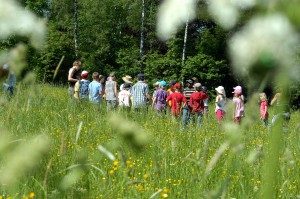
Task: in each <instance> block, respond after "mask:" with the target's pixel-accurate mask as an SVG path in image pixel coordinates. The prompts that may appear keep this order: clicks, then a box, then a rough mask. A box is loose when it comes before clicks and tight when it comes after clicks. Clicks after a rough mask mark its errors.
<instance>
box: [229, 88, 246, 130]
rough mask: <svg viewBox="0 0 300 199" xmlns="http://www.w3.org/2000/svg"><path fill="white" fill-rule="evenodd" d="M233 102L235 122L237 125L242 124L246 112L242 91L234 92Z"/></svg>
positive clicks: (236, 90)
mask: <svg viewBox="0 0 300 199" xmlns="http://www.w3.org/2000/svg"><path fill="white" fill-rule="evenodd" d="M232 101H233V104H234V108H233V121H234V122H235V123H237V124H240V123H241V118H242V116H243V113H244V110H245V107H244V101H243V100H242V91H241V90H240V89H235V90H234V97H233V100H232Z"/></svg>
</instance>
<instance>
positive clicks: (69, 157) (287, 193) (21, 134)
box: [0, 85, 300, 198]
mask: <svg viewBox="0 0 300 199" xmlns="http://www.w3.org/2000/svg"><path fill="white" fill-rule="evenodd" d="M1 96H2V97H1V98H2V99H3V100H2V101H3V103H2V105H1V106H0V109H1V110H0V118H1V121H2V124H1V128H0V130H1V143H0V154H1V156H0V157H1V160H0V162H1V169H0V175H1V179H0V195H3V196H4V198H5V197H8V196H10V197H12V198H26V197H29V196H30V193H31V194H32V193H34V195H35V196H34V197H36V198H261V194H262V185H263V184H265V183H271V184H272V185H274V186H276V190H277V191H276V193H274V196H275V197H276V198H297V197H299V195H300V192H299V190H300V187H299V178H298V177H299V176H300V161H299V158H298V157H297V154H299V153H300V147H299V143H300V142H299V141H300V136H299V133H298V132H299V119H300V118H299V115H300V114H299V112H293V113H292V116H291V121H290V123H289V127H288V130H287V132H285V133H282V132H281V131H280V132H276V133H281V135H280V136H281V138H282V139H281V143H280V145H281V146H280V147H279V154H280V155H279V156H280V158H279V165H280V167H279V168H278V169H277V170H276V174H275V175H276V176H277V177H276V178H274V180H276V183H273V182H264V181H263V180H262V179H263V178H262V177H263V175H264V172H266V170H265V169H263V168H264V158H265V157H266V149H267V147H268V145H269V141H268V140H269V138H270V136H271V135H272V134H271V133H268V130H267V129H266V128H264V127H263V125H262V123H261V122H260V121H259V107H258V106H257V107H255V106H254V107H253V106H251V109H248V110H246V113H248V115H247V116H246V118H247V117H248V118H251V122H249V121H246V118H245V123H244V124H243V125H244V126H243V128H241V127H240V126H238V127H237V126H234V125H233V124H231V123H230V122H224V125H219V124H218V123H217V122H216V120H215V116H214V113H213V109H214V107H213V106H214V105H213V104H211V105H210V106H211V107H210V113H209V115H208V116H207V117H206V118H205V119H204V121H203V125H202V127H201V128H200V129H197V128H196V127H195V126H194V125H190V126H189V127H188V128H187V129H186V130H184V131H182V130H181V122H180V121H173V120H171V119H170V118H169V117H168V116H160V117H159V116H157V115H156V114H154V113H153V112H152V110H149V111H148V112H147V113H145V112H143V113H134V112H131V113H129V114H128V113H122V112H119V111H116V112H115V114H113V115H111V114H110V113H109V114H107V113H106V112H105V108H103V109H101V110H97V109H95V107H93V106H91V105H90V104H81V105H78V104H71V103H70V100H69V96H68V94H67V89H66V88H63V87H55V86H51V85H35V86H34V87H26V86H19V87H18V91H17V94H16V95H15V96H13V97H11V98H8V97H5V96H4V94H3V93H1ZM4 99H5V100H4ZM246 106H247V105H246ZM248 108H249V106H248ZM253 115H257V117H253ZM271 115H272V110H271ZM124 129H125V130H124ZM99 148H100V149H101V150H99ZM20 156H21V157H22V158H20ZM112 157H113V158H112ZM15 158H18V160H19V161H13V160H14V159H15ZM3 176H6V177H7V178H3ZM4 179H9V180H4ZM264 179H265V178H264ZM31 196H32V195H31Z"/></svg>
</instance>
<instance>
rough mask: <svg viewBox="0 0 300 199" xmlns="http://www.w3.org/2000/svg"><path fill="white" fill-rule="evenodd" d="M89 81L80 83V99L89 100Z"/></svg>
mask: <svg viewBox="0 0 300 199" xmlns="http://www.w3.org/2000/svg"><path fill="white" fill-rule="evenodd" d="M89 84H90V81H89V80H81V81H79V98H80V99H83V98H88V97H89Z"/></svg>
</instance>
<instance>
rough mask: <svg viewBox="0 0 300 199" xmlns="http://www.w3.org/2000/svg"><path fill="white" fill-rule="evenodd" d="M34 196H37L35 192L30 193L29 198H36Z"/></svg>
mask: <svg viewBox="0 0 300 199" xmlns="http://www.w3.org/2000/svg"><path fill="white" fill-rule="evenodd" d="M34 196H35V194H34V192H33V191H32V192H30V193H29V198H30V199H32V198H34Z"/></svg>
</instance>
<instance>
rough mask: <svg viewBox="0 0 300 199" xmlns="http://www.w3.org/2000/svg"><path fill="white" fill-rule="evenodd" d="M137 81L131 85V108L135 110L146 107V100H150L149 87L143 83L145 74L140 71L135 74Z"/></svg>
mask: <svg viewBox="0 0 300 199" xmlns="http://www.w3.org/2000/svg"><path fill="white" fill-rule="evenodd" d="M137 78H138V82H137V83H136V84H135V85H133V86H132V88H131V94H132V96H133V108H134V109H135V110H136V111H137V110H140V109H141V108H146V105H147V101H148V100H150V95H149V87H148V85H147V84H146V83H145V81H144V80H145V76H144V74H142V73H139V74H138V75H137Z"/></svg>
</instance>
